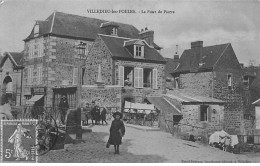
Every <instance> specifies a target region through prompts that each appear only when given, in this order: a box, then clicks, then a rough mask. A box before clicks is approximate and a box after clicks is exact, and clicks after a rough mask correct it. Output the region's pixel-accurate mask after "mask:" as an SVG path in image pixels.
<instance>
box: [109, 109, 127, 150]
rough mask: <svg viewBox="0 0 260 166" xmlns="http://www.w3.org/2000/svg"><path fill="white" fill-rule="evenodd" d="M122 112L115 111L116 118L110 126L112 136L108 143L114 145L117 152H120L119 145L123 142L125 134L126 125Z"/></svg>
mask: <svg viewBox="0 0 260 166" xmlns="http://www.w3.org/2000/svg"><path fill="white" fill-rule="evenodd" d="M122 116H123V115H122V113H120V112H115V113H114V114H113V117H114V118H115V119H114V120H113V121H112V124H111V127H110V136H109V139H108V144H111V145H114V148H115V154H119V145H120V144H122V137H123V136H124V135H125V125H124V123H123V121H122V120H121V119H122Z"/></svg>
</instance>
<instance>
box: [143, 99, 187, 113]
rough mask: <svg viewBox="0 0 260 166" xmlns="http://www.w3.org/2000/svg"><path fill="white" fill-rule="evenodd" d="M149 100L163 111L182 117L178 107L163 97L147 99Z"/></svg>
mask: <svg viewBox="0 0 260 166" xmlns="http://www.w3.org/2000/svg"><path fill="white" fill-rule="evenodd" d="M147 100H148V101H149V102H150V103H152V104H153V105H154V106H155V107H156V108H157V109H159V110H161V111H164V112H172V113H173V115H182V114H181V112H180V110H179V109H178V108H177V107H176V106H174V105H173V104H172V103H171V102H170V101H168V100H166V99H165V98H164V97H162V96H151V97H147Z"/></svg>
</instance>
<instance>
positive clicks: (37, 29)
mask: <svg viewBox="0 0 260 166" xmlns="http://www.w3.org/2000/svg"><path fill="white" fill-rule="evenodd" d="M39 30H40V26H39V24H36V25H35V26H34V30H33V32H34V37H36V36H38V35H39Z"/></svg>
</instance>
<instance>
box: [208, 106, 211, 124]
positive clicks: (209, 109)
mask: <svg viewBox="0 0 260 166" xmlns="http://www.w3.org/2000/svg"><path fill="white" fill-rule="evenodd" d="M211 116H212V108H211V107H210V106H208V122H211Z"/></svg>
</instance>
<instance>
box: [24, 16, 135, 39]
mask: <svg viewBox="0 0 260 166" xmlns="http://www.w3.org/2000/svg"><path fill="white" fill-rule="evenodd" d="M37 22H38V24H39V26H40V28H39V35H47V34H53V35H58V36H64V37H73V38H82V39H88V40H95V38H96V36H97V34H105V31H104V29H103V28H101V27H100V26H101V24H102V23H107V22H108V21H106V20H100V19H96V18H89V17H83V16H78V15H73V14H67V13H62V12H54V13H52V14H51V15H50V16H49V17H48V18H47V19H46V20H45V21H37ZM113 24H116V25H118V26H119V27H118V32H117V33H118V36H122V37H129V38H138V36H139V35H138V33H139V30H138V29H136V28H135V27H134V26H133V25H129V24H123V23H118V22H113ZM31 38H33V30H32V31H31V33H30V35H29V36H28V37H27V38H26V39H25V41H27V40H29V39H31Z"/></svg>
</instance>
